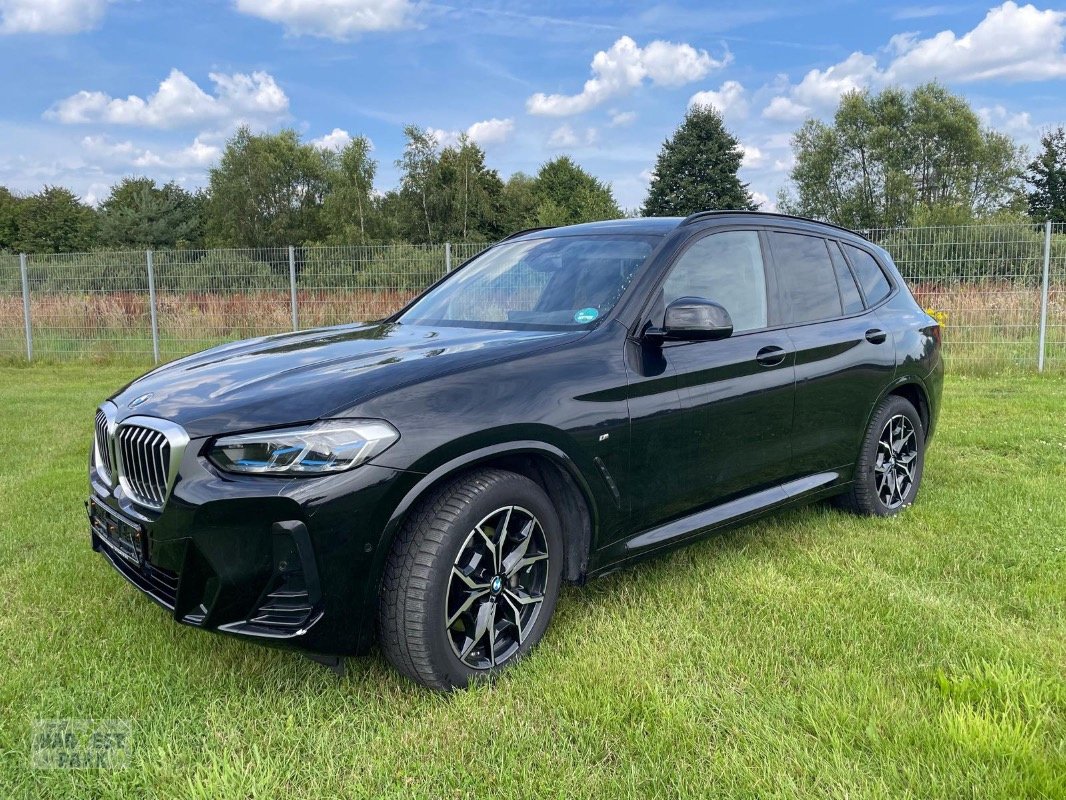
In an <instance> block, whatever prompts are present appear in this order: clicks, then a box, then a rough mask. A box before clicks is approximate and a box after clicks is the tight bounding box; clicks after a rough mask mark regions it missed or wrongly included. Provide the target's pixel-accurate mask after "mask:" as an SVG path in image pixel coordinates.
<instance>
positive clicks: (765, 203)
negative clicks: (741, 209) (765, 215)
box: [751, 191, 777, 211]
mask: <svg viewBox="0 0 1066 800" xmlns="http://www.w3.org/2000/svg"><path fill="white" fill-rule="evenodd" d="M751 199H752V200H754V201H755V205H757V206H758V207H759V210H760V211H777V203H775V202H774V201H773V200H771V199H770V196H769V195H768V194H766V193H765V192H755V191H753V192H752V193H751Z"/></svg>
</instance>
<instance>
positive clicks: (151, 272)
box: [145, 250, 159, 364]
mask: <svg viewBox="0 0 1066 800" xmlns="http://www.w3.org/2000/svg"><path fill="white" fill-rule="evenodd" d="M145 261H146V263H147V264H148V313H149V314H150V315H151V318H152V358H154V359H155V363H156V364H158V363H159V320H158V318H157V317H156V313H155V269H154V267H153V264H152V251H151V250H146V251H145Z"/></svg>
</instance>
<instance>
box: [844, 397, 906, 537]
mask: <svg viewBox="0 0 1066 800" xmlns="http://www.w3.org/2000/svg"><path fill="white" fill-rule="evenodd" d="M890 422H891V423H892V427H891V428H890V427H889V423H890ZM886 439H889V440H891V442H892V446H891V448H889V446H888V444H887V442H886ZM889 449H891V450H892V454H891V455H889ZM924 468H925V429H924V428H923V427H922V420H921V417H920V416H919V415H918V412H917V410H916V409H915V408H914V406H913V405H911V404H910V402H909V401H907V400H906V399H904V398H902V397H899V396H898V395H889V396H888V397H886V398H885V399H884V400H882V401H881V402H880V404H878V406H877V409H876V410H875V411H874V413H873V416H872V417H871V419H870V425H869V427H867V429H866V434H865V435H864V436H863V439H862V447H861V449H860V451H859V459H858V461H857V462H856V464H855V476H854V479H853V482H852V485H851V488H850V489H849V490H848V491H847V492H846V493H845V494H842V495H839V496H838V497H837V498H836V502H837V505H838V506H840V507H841V508H844V509H846V510H848V511H851V512H852V513H854V514H861V515H863V516H870V517H891V516H894V515H896V514H898V513H899V512H900V511H902V510H903V509H904V508H906V507H907V506H909V505H910V504H911V503H913V502H914V498H915V496H916V495H917V494H918V488H919V486H920V485H921V482H922V472H923V470H924Z"/></svg>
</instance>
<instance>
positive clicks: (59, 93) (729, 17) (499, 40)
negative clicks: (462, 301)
mask: <svg viewBox="0 0 1066 800" xmlns="http://www.w3.org/2000/svg"><path fill="white" fill-rule="evenodd" d="M0 74H2V75H3V80H2V81H0V86H2V87H3V88H2V89H0V101H2V102H0V184H4V185H7V186H9V187H11V188H13V189H16V190H18V191H22V192H33V191H36V190H38V189H39V188H40V187H41V186H42V185H44V184H62V185H65V186H69V187H70V188H72V189H74V190H75V191H76V192H78V193H79V194H80V195H82V196H83V197H85V198H86V199H88V200H89V201H90V202H93V201H98V200H99V199H100V198H102V197H103V196H105V195H106V193H107V187H108V186H109V185H110V184H111V183H113V182H114V181H116V180H118V179H119V178H121V177H122V176H123V175H131V174H147V175H151V176H152V177H156V178H158V179H161V180H169V179H175V180H178V181H179V182H180V183H182V184H183V185H186V186H188V187H190V188H192V187H195V186H198V185H201V184H203V183H205V182H206V178H207V170H208V168H209V167H210V166H211V164H212V163H213V162H214V161H215V160H216V159H217V157H218V154H219V152H220V149H221V147H222V146H223V145H224V143H225V139H226V137H227V136H228V135H230V134H231V133H232V131H233V129H234V127H235V126H236V125H238V124H240V123H242V122H244V123H247V124H250V125H251V126H252V127H253V128H256V129H261V130H276V129H279V128H281V127H294V128H296V129H297V130H299V131H300V132H301V134H302V135H303V136H304V137H305V139H307V140H315V141H317V142H319V143H320V145H321V146H324V147H330V146H339V145H342V144H343V143H344V141H345V140H346V138H347V137H348V136H353V135H357V134H365V135H366V136H368V137H369V138H370V139H371V141H372V142H373V143H374V148H375V149H374V155H375V157H376V158H377V159H378V160H379V162H380V168H379V177H378V186H379V188H381V189H387V188H389V187H391V186H393V185H394V184H395V182H396V168H395V166H394V163H393V162H394V161H395V159H396V158H397V157H398V156H399V155H400V151H401V148H402V146H403V135H402V130H401V128H402V126H403V125H404V124H405V123H415V124H418V125H421V126H424V127H429V128H432V129H434V130H435V131H437V135H438V138H439V139H440V140H441V141H442V142H448V141H450V140H451V139H452V138H453V137H455V136H456V135H457V134H458V132H460V131H468V132H469V133H470V134H471V135H472V136H473V137H474V138H475V139H477V140H478V141H479V142H480V143H481V144H482V146H483V147H484V148H485V150H486V151H487V153H488V161H489V164H490V166H493V167H495V168H496V169H498V170H499V171H500V173H501V175H502V176H503V177H505V178H506V177H507V176H508V175H510V174H511V173H513V172H515V171H518V170H522V171H526V172H534V171H535V170H536V168H537V166H538V165H539V164H541V163H543V162H544V161H546V160H547V159H549V158H552V157H554V156H557V155H560V154H564V153H566V154H569V155H571V156H572V157H573V158H574V159H576V160H577V161H578V162H579V163H581V164H582V165H583V166H585V167H586V168H588V169H589V170H591V171H592V172H593V173H595V174H596V175H598V176H599V177H601V178H603V179H604V180H607V181H609V182H610V183H611V184H612V186H613V188H614V190H615V194H616V196H617V197H618V199H619V201H620V202H621V203H622V205H623V206H624V207H629V208H632V207H636V206H638V205H639V204H640V202H641V201H642V199H643V197H644V193H645V190H646V186H647V180H648V177H649V174H650V170H651V169H652V167H653V165H654V161H655V155H656V153H657V151H658V148H659V146H660V144H661V143H662V141H663V140H664V139H665V138H666V137H667V136H669V135H670V133H671V131H672V130H673V129H674V127H676V125H677V124H678V123H679V121H680V119H681V117H682V116H683V115H684V112H685V110H686V108H687V107H688V105H689V104H690V103H691V102H693V101H694V100H698V101H702V102H708V103H712V104H714V105H716V106H717V107H718V108H719V109H720V110H722V112H723V114H724V116H725V119H726V122H727V125H728V126H729V127H730V128H731V129H732V130H733V131H734V132H735V133H736V135H737V136H738V137H739V139H740V140H741V142H742V143H743V145H744V148H745V154H746V157H745V166H744V167H743V170H742V176H743V178H744V179H745V180H747V181H749V182H750V184H751V188H752V190H753V191H755V192H756V193H757V195H756V196H757V198H758V199H760V200H764V201H766V202H767V203H768V204H769V203H772V200H773V198H774V196H775V194H776V191H777V189H778V188H779V187H780V186H781V185H782V184H783V183H785V181H786V180H787V172H788V169H789V167H790V163H791V162H790V159H791V151H790V148H789V134H790V133H791V132H792V131H793V130H795V128H796V127H797V126H798V125H799V124H800V122H801V121H802V119H803V118H804V116H807V115H811V116H817V117H827V116H829V115H831V113H832V110H833V108H834V107H835V104H836V101H837V99H838V98H839V96H840V94H841V92H843V91H846V90H847V89H850V88H855V87H869V88H872V89H878V88H881V87H883V86H886V85H902V86H912V85H914V84H916V83H919V82H922V81H926V80H931V79H938V80H941V81H942V82H944V83H945V84H947V85H948V86H949V87H951V88H952V89H953V90H955V91H958V92H961V93H962V94H964V95H965V96H966V97H967V98H968V99H969V101H970V102H971V104H972V105H973V107H974V108H975V109H978V110H979V112H980V113H981V115H982V117H983V118H984V119H985V120H986V122H987V124H989V125H991V126H993V127H995V128H997V129H1000V130H1003V131H1005V132H1007V133H1010V134H1011V135H1013V136H1015V137H1016V138H1017V139H1018V140H1019V141H1021V142H1023V143H1026V144H1028V145H1029V146H1030V147H1033V146H1035V144H1036V142H1037V141H1038V139H1039V136H1040V133H1041V131H1042V130H1045V129H1046V128H1047V127H1048V126H1053V125H1058V124H1062V123H1063V122H1066V110H1064V106H1066V9H1064V8H1063V7H1061V6H1059V7H1055V6H1049V5H1047V4H1039V3H1038V4H1037V5H1024V4H1016V3H1013V2H1006V3H1002V4H999V5H990V4H988V3H987V2H986V3H976V4H975V3H949V4H944V5H920V4H910V3H899V4H889V3H885V4H871V3H861V2H843V1H842V0H835V1H833V0H809V1H808V2H806V3H796V2H763V3H750V4H747V5H745V6H740V5H739V4H736V3H719V2H683V1H682V0H677V1H676V2H665V3H660V4H655V3H648V2H643V3H629V2H615V1H612V0H608V1H606V2H595V1H593V0H590V1H589V2H585V3H566V2H556V1H555V0H541V1H540V2H526V1H525V0H517V1H515V2H493V0H484V1H483V2H476V3H472V4H466V3H461V2H452V3H447V2H425V3H422V2H417V0H199V1H197V0H185V1H184V2H162V1H161V0H0ZM767 207H768V208H769V207H770V205H767Z"/></svg>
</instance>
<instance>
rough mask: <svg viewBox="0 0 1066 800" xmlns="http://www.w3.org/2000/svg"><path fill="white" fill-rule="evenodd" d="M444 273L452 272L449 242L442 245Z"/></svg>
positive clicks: (450, 245) (450, 244)
mask: <svg viewBox="0 0 1066 800" xmlns="http://www.w3.org/2000/svg"><path fill="white" fill-rule="evenodd" d="M444 271H445V272H451V271H452V243H451V242H445V243H444Z"/></svg>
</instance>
